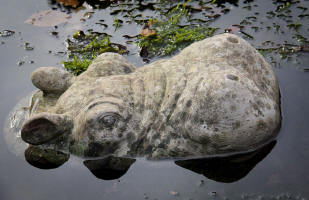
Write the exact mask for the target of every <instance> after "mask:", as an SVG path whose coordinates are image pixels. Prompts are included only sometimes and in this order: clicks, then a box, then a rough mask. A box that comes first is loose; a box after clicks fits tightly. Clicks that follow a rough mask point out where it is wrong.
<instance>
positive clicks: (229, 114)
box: [21, 34, 281, 158]
mask: <svg viewBox="0 0 309 200" xmlns="http://www.w3.org/2000/svg"><path fill="white" fill-rule="evenodd" d="M32 81H33V84H34V85H35V86H37V87H38V88H39V89H40V90H42V91H43V92H38V93H36V95H35V96H34V98H35V102H36V103H35V105H33V106H32V110H31V113H30V118H29V119H28V120H27V122H26V123H25V124H24V126H23V127H22V130H21V136H22V138H23V139H24V140H25V141H27V142H29V143H32V144H42V143H45V142H48V140H50V139H53V138H55V137H58V136H59V135H62V134H64V135H67V137H69V138H70V141H71V142H70V144H71V147H70V148H69V149H70V152H72V153H76V152H79V153H80V154H82V155H85V156H104V155H108V154H113V155H115V156H147V157H150V158H166V157H196V156H208V155H217V154H225V153H236V152H242V151H248V150H252V149H255V148H257V147H259V146H261V145H262V144H265V143H267V142H269V141H270V140H272V139H273V138H274V137H275V136H276V134H277V132H278V129H279V127H280V120H281V116H280V105H279V101H280V100H279V87H278V82H277V78H276V76H275V74H274V72H273V70H272V68H271V66H270V65H269V64H268V63H267V62H266V61H265V60H264V58H263V57H262V56H261V55H260V54H259V53H258V52H257V51H256V50H255V49H254V48H253V47H252V46H251V45H250V44H249V43H247V42H246V41H245V40H243V39H241V38H239V37H237V36H235V35H232V34H221V35H217V36H214V37H211V38H208V39H205V40H203V41H200V42H196V43H194V44H192V45H190V46H189V47H187V48H185V49H184V50H183V51H181V52H180V53H179V54H178V55H176V56H174V57H172V58H169V59H163V60H159V61H156V62H154V63H151V64H149V65H147V66H145V67H142V68H138V69H137V68H136V67H134V66H133V65H132V64H130V63H128V61H126V59H125V58H123V57H122V56H120V55H118V54H114V53H105V54H102V55H100V56H99V57H98V58H96V59H95V60H94V62H93V63H92V64H91V66H90V67H89V69H88V70H87V71H85V72H84V73H82V74H81V75H80V76H78V77H72V76H70V75H68V74H67V73H66V72H61V71H59V70H56V69H53V68H50V67H49V68H39V69H38V70H36V71H35V72H34V74H33V76H32ZM40 133H41V134H42V135H40ZM77 154H78V153H77Z"/></svg>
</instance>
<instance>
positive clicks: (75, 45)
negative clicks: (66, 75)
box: [62, 31, 128, 75]
mask: <svg viewBox="0 0 309 200" xmlns="http://www.w3.org/2000/svg"><path fill="white" fill-rule="evenodd" d="M67 44H68V51H69V58H71V60H68V61H64V62H62V63H63V65H64V67H65V68H66V69H67V70H69V71H71V72H72V73H73V74H74V75H79V74H81V73H82V72H83V71H85V70H87V68H88V66H89V65H90V64H91V62H92V60H93V59H94V58H96V57H97V56H98V55H99V54H101V53H105V52H115V53H119V54H125V53H127V52H128V51H127V49H126V47H125V46H123V45H120V44H116V43H112V42H111V40H110V36H109V35H108V34H105V33H98V32H93V33H89V34H85V33H84V32H83V31H77V32H76V33H75V34H74V35H73V38H72V39H68V40H67Z"/></svg>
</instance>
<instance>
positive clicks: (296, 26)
mask: <svg viewBox="0 0 309 200" xmlns="http://www.w3.org/2000/svg"><path fill="white" fill-rule="evenodd" d="M287 26H288V27H289V28H290V29H292V28H293V29H294V30H295V31H298V29H299V28H300V27H301V26H302V25H301V24H300V23H299V22H296V23H294V24H288V25H287Z"/></svg>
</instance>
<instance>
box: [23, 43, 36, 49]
mask: <svg viewBox="0 0 309 200" xmlns="http://www.w3.org/2000/svg"><path fill="white" fill-rule="evenodd" d="M24 47H25V50H27V51H32V50H33V49H34V47H33V46H31V45H30V43H29V42H25V44H24Z"/></svg>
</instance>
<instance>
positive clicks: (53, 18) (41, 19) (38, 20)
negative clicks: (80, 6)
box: [25, 10, 70, 27]
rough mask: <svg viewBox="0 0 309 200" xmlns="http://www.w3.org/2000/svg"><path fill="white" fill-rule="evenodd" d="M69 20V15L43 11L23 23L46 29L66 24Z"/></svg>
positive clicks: (54, 11)
mask: <svg viewBox="0 0 309 200" xmlns="http://www.w3.org/2000/svg"><path fill="white" fill-rule="evenodd" d="M69 18H70V15H67V14H65V13H63V12H60V11H56V10H44V11H41V12H39V13H35V14H33V15H32V16H30V17H29V18H28V19H27V20H26V21H25V23H28V24H32V25H34V26H40V27H48V26H56V25H58V24H61V23H64V22H67V21H68V19H69Z"/></svg>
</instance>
